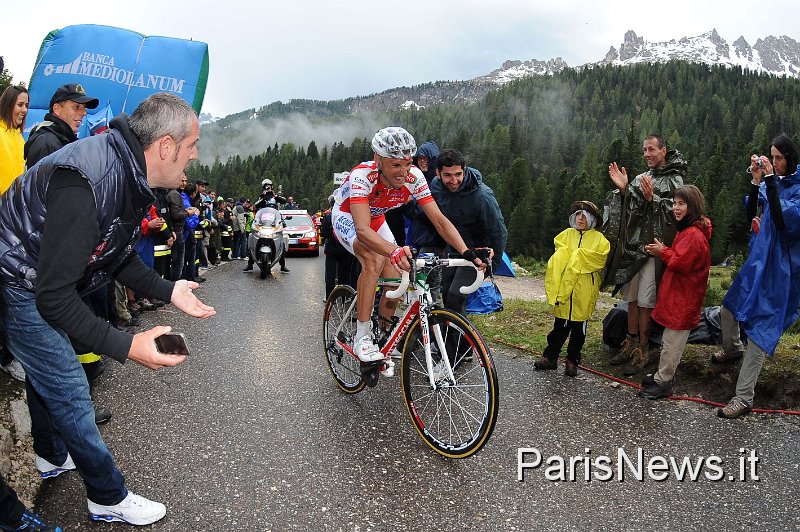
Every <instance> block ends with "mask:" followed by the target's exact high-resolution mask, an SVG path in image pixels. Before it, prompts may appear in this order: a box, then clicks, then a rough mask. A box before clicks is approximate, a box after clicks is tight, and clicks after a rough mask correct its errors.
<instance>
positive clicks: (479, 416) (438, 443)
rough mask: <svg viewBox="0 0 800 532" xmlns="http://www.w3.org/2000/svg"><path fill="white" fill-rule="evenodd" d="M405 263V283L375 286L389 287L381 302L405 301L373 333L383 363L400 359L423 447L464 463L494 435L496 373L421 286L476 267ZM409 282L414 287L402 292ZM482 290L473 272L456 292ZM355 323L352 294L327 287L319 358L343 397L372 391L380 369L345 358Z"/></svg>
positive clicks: (461, 262) (427, 260)
mask: <svg viewBox="0 0 800 532" xmlns="http://www.w3.org/2000/svg"><path fill="white" fill-rule="evenodd" d="M411 262H412V270H411V273H410V275H409V273H408V272H404V273H403V275H402V278H401V279H387V278H381V279H380V280H379V282H378V284H379V285H380V286H384V287H385V288H384V289H386V288H388V287H390V286H393V287H396V289H395V290H391V291H389V292H387V293H386V295H387V297H390V298H393V299H396V298H400V297H402V296H404V295H405V297H406V303H407V305H406V307H405V309H404V311H403V312H402V315H401V316H400V317H399V318H397V317H395V319H394V326H393V327H392V328H391V330H390V331H383V329H382V328H380V327H379V326H378V325H377V317H376V316H375V315H373V330H376V332H377V333H378V334H376V335H375V337H376V338H377V339H378V341H377V344H378V346H379V347H380V349H381V353H383V355H384V357H385V359H386V360H388V359H389V358H390V357H393V358H395V359H397V358H399V359H400V361H399V372H400V386H401V388H402V390H403V400H404V402H405V405H406V410H407V411H408V415H409V417H410V418H411V422H412V424H413V425H414V427H415V428H416V430H417V432H418V433H419V435H420V436H421V437H422V439H423V441H424V442H425V443H426V444H427V445H428V446H429V447H430V448H431V449H433V450H434V451H436V452H437V453H439V454H441V455H443V456H446V457H448V458H466V457H468V456H471V455H473V454H475V453H476V452H478V451H479V450H480V449H481V448H482V447H483V446H484V445H485V444H486V442H487V441H488V439H489V437H490V436H491V434H492V431H493V430H494V426H495V423H496V421H497V412H498V406H499V397H498V395H499V388H498V383H497V372H496V371H495V366H494V361H493V360H492V354H491V352H490V350H489V347H488V345H487V344H486V342H485V341H484V339H483V338H482V337H481V334H480V333H479V332H478V330H477V329H476V328H475V326H474V325H473V324H472V323H471V322H470V321H469V320H468V319H467V318H466V317H464V316H462V315H461V314H459V313H458V312H454V311H452V310H449V309H445V308H440V307H438V306H437V305H434V303H433V298H432V296H431V287H430V286H429V285H428V278H429V276H430V275H431V273H432V272H433V271H435V270H440V269H441V268H445V267H458V266H471V267H473V268H476V267H475V265H474V264H473V263H472V262H470V261H467V260H465V259H443V258H439V257H436V256H421V257H419V258H415V259H414V260H412V261H411ZM476 269H477V268H476ZM439 273H440V274H441V272H439ZM435 278H441V275H439V276H435ZM410 279H414V282H413V284H412V286H410V287H409V280H410ZM482 282H483V275H482V274H481V272H480V271H479V272H478V275H477V278H476V280H475V283H473V284H472V285H470V286H465V287H461V288H460V290H461V293H463V294H468V293H470V292H474V291H475V290H477V289H478V287H479V286H480V285H481V283H482ZM356 322H357V320H356V291H355V290H353V289H352V288H351V287H349V286H346V285H339V286H337V287H335V288H334V289H333V290H332V291H331V293H330V295H329V296H328V299H327V300H326V303H325V315H324V320H323V339H324V347H325V358H326V361H327V364H328V367H329V369H330V371H331V374H332V375H333V379H334V380H335V381H336V384H337V385H338V386H339V388H341V389H342V390H343V391H344V392H346V393H349V394H355V393H358V392H360V391H362V390H363V389H364V388H365V387H374V386H375V385H377V383H378V380H379V376H380V369H381V367H383V365H384V362H383V361H380V360H379V361H376V362H361V361H360V360H359V359H358V357H357V356H356V355H355V353H354V352H353V340H354V337H355V333H356ZM431 331H433V335H431V334H430V333H431ZM432 340H433V341H432ZM442 354H446V355H447V356H443V355H442Z"/></svg>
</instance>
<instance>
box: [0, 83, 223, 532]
mask: <svg viewBox="0 0 800 532" xmlns="http://www.w3.org/2000/svg"><path fill="white" fill-rule="evenodd" d="M199 139H200V128H199V124H198V120H197V115H196V114H195V112H194V111H193V110H192V108H191V107H189V105H188V104H187V103H186V102H185V101H183V100H181V99H180V98H178V97H177V96H174V95H172V94H167V93H159V94H154V95H153V96H150V97H149V98H147V99H146V100H144V101H143V102H142V103H141V104H140V105H139V106H138V107H137V108H136V110H135V111H134V112H133V114H132V115H131V116H130V118H128V117H127V116H125V115H120V116H118V117H116V118H115V119H114V120H112V121H111V124H110V130H109V132H108V133H106V134H103V135H97V136H94V137H90V138H87V139H83V140H80V141H77V142H73V143H71V144H69V145H68V146H66V147H64V148H63V149H61V150H59V151H58V152H57V153H55V154H53V155H52V156H50V157H46V158H45V159H44V160H42V161H40V162H39V164H37V165H35V166H34V167H33V168H31V169H29V170H28V171H27V172H26V173H25V174H23V175H22V176H21V177H19V178H18V179H17V180H16V181H15V182H14V184H13V185H12V186H11V188H9V189H8V190H7V191H6V192H5V193H4V194H3V196H2V204H1V205H0V289H1V290H0V297H2V304H0V313H1V315H2V323H3V325H4V327H5V329H6V331H7V332H8V340H9V346H10V347H11V349H12V350H13V351H14V353H15V355H16V356H17V358H18V360H19V361H20V363H21V364H22V366H23V367H24V368H25V371H26V373H27V375H28V379H29V380H30V383H31V386H32V388H33V390H34V391H35V393H36V394H38V395H39V398H40V400H41V402H42V403H43V404H44V406H45V407H46V409H47V411H48V412H49V416H48V418H47V421H48V423H46V424H45V425H44V426H41V427H37V430H38V431H40V434H41V436H42V437H40V438H35V439H34V449H35V451H36V454H37V460H36V461H37V468H38V469H39V470H40V471H43V468H42V466H46V468H47V469H48V473H50V474H49V476H56V475H58V474H61V473H63V472H65V471H69V470H72V469H78V471H79V472H80V474H81V478H82V479H83V481H84V484H85V486H86V492H87V499H88V501H87V504H88V509H89V514H90V517H91V518H92V519H93V520H98V521H124V522H126V523H129V524H134V525H146V524H150V523H154V522H156V521H158V520H159V519H161V518H162V517H164V515H165V514H166V508H165V506H164V505H163V504H161V503H158V502H154V501H151V500H148V499H146V498H144V497H141V496H139V495H136V494H134V493H132V492H129V491H128V490H127V488H126V487H125V480H124V478H123V476H122V473H121V472H120V471H119V469H117V466H116V465H115V463H114V457H113V456H112V455H111V452H110V451H109V450H108V447H106V444H105V443H104V442H103V439H102V437H101V435H100V432H99V431H98V429H97V425H95V419H94V410H93V408H92V401H91V398H90V396H89V385H88V383H87V381H86V376H85V375H84V372H83V370H82V369H81V367H80V363H79V362H78V359H77V358H76V357H75V351H74V350H73V348H72V345H71V343H70V339H74V340H76V341H78V342H80V343H81V344H83V345H86V346H89V347H90V348H91V349H92V351H93V352H95V353H100V354H103V355H108V356H110V357H112V358H114V359H116V360H118V361H119V362H125V361H126V360H128V359H131V360H133V361H135V362H137V363H139V364H141V365H143V366H145V367H147V368H150V369H158V368H162V367H166V366H176V365H178V364H180V363H182V362H183V361H184V359H185V357H182V356H173V355H168V354H163V353H161V352H159V351H158V350H157V349H156V345H155V338H156V337H158V336H161V335H163V334H166V333H169V332H170V328H169V327H153V328H152V329H150V330H147V331H143V332H141V333H138V334H135V335H130V334H128V333H125V332H122V331H118V330H117V329H114V328H113V327H112V326H111V325H110V324H109V323H108V322H106V321H104V320H102V319H100V318H98V317H97V316H95V315H94V314H93V313H92V311H91V310H90V309H89V307H87V306H86V304H85V303H84V302H83V301H82V300H81V296H82V295H85V294H87V293H91V292H92V291H93V290H97V289H102V287H103V286H104V285H105V284H107V283H108V282H110V281H111V280H112V278H116V279H118V280H119V281H121V282H123V283H124V284H125V285H126V286H130V287H131V288H133V289H134V290H135V291H136V292H137V293H141V294H144V295H147V296H153V297H157V298H159V299H161V300H164V301H171V302H172V304H173V305H175V307H176V308H178V309H180V310H182V311H183V312H185V313H186V314H189V315H191V316H195V317H198V318H207V317H210V316H213V315H214V314H215V311H214V309H213V308H212V307H209V306H207V305H204V304H203V303H202V302H201V301H200V300H198V299H197V298H196V297H195V296H194V294H193V293H192V290H193V289H195V288H197V287H198V285H197V284H196V283H190V282H188V281H178V282H176V283H171V282H169V281H166V280H164V279H161V277H159V276H158V274H156V272H155V271H153V270H151V269H149V268H147V267H145V266H144V264H142V261H141V259H140V258H139V256H138V255H137V254H136V253H135V252H134V250H133V244H134V243H135V241H136V239H137V238H138V234H139V231H140V230H141V221H142V218H143V217H144V215H145V213H146V212H147V209H148V208H149V206H150V205H151V204H152V203H153V199H154V197H153V194H152V192H151V188H175V187H177V186H178V184H179V183H180V181H181V177H182V175H183V172H184V170H185V169H186V167H187V166H188V165H189V163H190V162H191V161H192V160H195V159H197V142H198V140H199ZM64 220H68V221H69V223H67V224H65V223H64ZM42 221H43V222H42ZM37 441H38V442H39V443H38V444H37V443H36V442H37Z"/></svg>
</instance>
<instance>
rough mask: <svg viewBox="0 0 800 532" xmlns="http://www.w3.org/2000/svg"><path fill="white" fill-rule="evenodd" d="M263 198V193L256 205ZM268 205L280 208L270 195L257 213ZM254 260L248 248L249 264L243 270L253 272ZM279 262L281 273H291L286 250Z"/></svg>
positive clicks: (276, 208)
mask: <svg viewBox="0 0 800 532" xmlns="http://www.w3.org/2000/svg"><path fill="white" fill-rule="evenodd" d="M264 181H269V184H270V187H272V181H270V180H269V179H265V180H264ZM262 199H264V198H263V194H262V196H260V197H259V199H258V201H257V202H256V205H258V204H259V202H261V200H262ZM268 207H269V208H272V209H275V210H276V211H277V210H278V202H277V201H275V198H274V197H270V198H269V199H264V201H263V203H262V205H261V207H259V208H258V209H257V210H256V214H257V213H258V211H260V210H261V209H265V208H268ZM281 221H283V217H281ZM254 262H255V261H254V259H253V254H252V253H250V250H249V248H248V251H247V266H245V268H244V269H243V270H242V271H243V272H252V271H253V263H254ZM273 264H274V263H273ZM278 264H280V265H281V273H289V271H290V270H289V268H287V267H286V253H285V252H284V253H283V254H282V255H281V258H280V259H278Z"/></svg>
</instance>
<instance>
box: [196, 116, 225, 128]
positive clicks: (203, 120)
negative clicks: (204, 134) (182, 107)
mask: <svg viewBox="0 0 800 532" xmlns="http://www.w3.org/2000/svg"><path fill="white" fill-rule="evenodd" d="M197 119H198V120H199V121H200V125H201V126H206V125H208V124H213V123H214V122H216V121H217V120H220V118H218V117H216V116H211V114H210V113H200V116H198V117H197Z"/></svg>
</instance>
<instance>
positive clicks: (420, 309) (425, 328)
mask: <svg viewBox="0 0 800 532" xmlns="http://www.w3.org/2000/svg"><path fill="white" fill-rule="evenodd" d="M426 261H427V259H416V260H415V261H413V264H412V272H411V273H412V274H413V277H414V280H415V281H414V285H413V289H411V290H409V288H408V285H409V280H410V276H409V273H408V272H403V276H402V278H401V279H396V278H395V279H391V278H379V279H378V284H379V285H382V286H397V288H396V289H395V290H391V291H389V292H386V294H385V296H386V297H389V298H390V299H399V298H400V297H402V296H403V294H405V293H406V292H407V291H409V292H411V299H412V300H413V302H412V303H411V304H410V305H409V306H408V307H407V308H406V309H405V311H404V312H403V315H402V316H401V318H400V320H399V321H398V322H397V323H396V324H395V326H394V327H393V328H392V330H391V331H390V333H389V339H388V340H387V341H386V344H385V345H384V346H383V347H382V348H381V353H382V354H383V356H384V358H389V356H390V355H389V354H390V353H391V352H392V351H393V350H394V349H395V348H396V347H397V344H398V343H400V340H401V339H402V338H403V336H404V335H405V333H406V332H407V331H408V329H409V328H410V327H411V323H412V322H413V321H414V318H416V317H417V316H419V319H420V330H421V331H422V346H423V348H424V350H425V364H426V366H427V369H428V381H429V382H430V385H431V388H432V389H434V390H436V389H437V385H436V380H435V375H434V371H433V368H434V363H433V354H432V352H431V342H430V330H431V327H430V324H429V323H428V309H429V307H430V306H431V305H432V304H433V298H432V297H431V293H430V287H429V286H428V283H427V274H425V273H422V274H418V273H417V270H418V269H419V268H422V267H424V266H426ZM432 262H434V265H440V266H441V267H443V268H446V267H457V266H471V267H473V268H475V269H476V270H477V267H476V266H475V265H474V264H473V263H472V262H470V261H468V260H465V259H438V258H435V259H433V261H432ZM479 273H480V272H479ZM482 282H483V275H480V274H479V275H477V276H476V280H475V282H474V283H473V284H472V285H470V286H463V287H461V288H460V289H459V290H460V291H461V293H462V294H469V293H470V292H474V291H475V290H477V289H478V287H479V286H480V285H481V283H482ZM357 301H358V294H356V297H354V298H353V301H352V302H351V303H350V306H349V307H348V308H347V312H346V313H345V315H351V313H352V312H353V308H354V307H355V305H356V302H357ZM343 325H344V321H342V323H340V324H339V326H338V327H337V329H336V331H335V333H334V338H336V345H338V346H339V347H340V348H341V349H343V350H344V351H346V352H347V353H349V354H350V356H353V357H356V359H358V357H357V356H356V354H355V352H354V351H353V347H352V346H350V345H347V344H345V343H344V342H342V341H341V340H340V339H339V333H340V332H341V330H342V327H343ZM433 336H434V339H435V341H436V346H437V347H438V349H439V352H440V353H446V352H447V350H446V347H445V343H444V338H443V337H442V331H441V326H440V325H439V324H434V325H433ZM442 361H444V364H445V367H446V369H447V376H448V382H449V383H452V384H455V382H456V379H455V375H454V374H453V367H452V365H451V364H450V359H449V357H447V356H442Z"/></svg>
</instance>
